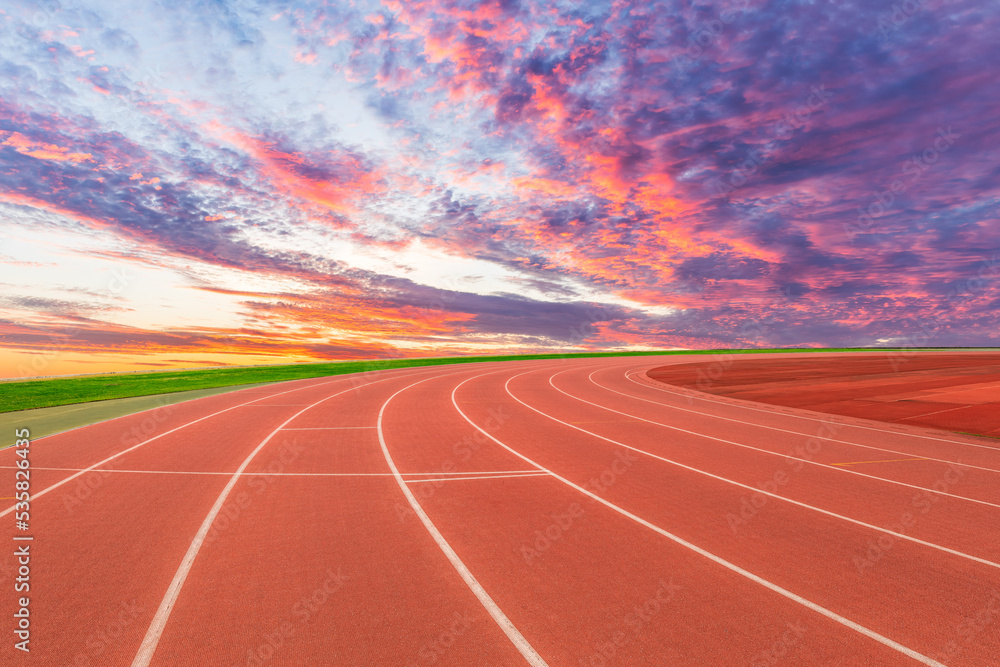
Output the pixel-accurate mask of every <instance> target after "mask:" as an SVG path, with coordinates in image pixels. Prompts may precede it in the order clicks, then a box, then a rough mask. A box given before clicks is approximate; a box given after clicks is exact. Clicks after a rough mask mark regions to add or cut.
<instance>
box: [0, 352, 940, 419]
mask: <svg viewBox="0 0 1000 667" xmlns="http://www.w3.org/2000/svg"><path fill="white" fill-rule="evenodd" d="M928 349H931V348H928ZM932 349H942V348H932ZM862 350H865V351H879V352H891V351H892V350H891V349H889V348H798V349H768V350H763V349H751V348H744V349H738V350H659V351H643V352H583V353H577V354H526V355H504V356H492V357H490V356H487V357H435V358H417V359H375V360H365V361H341V362H332V363H308V364H288V365H279V366H249V367H240V368H212V369H200V370H184V371H155V372H139V373H112V374H108V375H85V376H77V377H57V378H39V379H33V380H23V381H8V382H0V413H2V412H14V411H17V410H31V409H35V408H47V407H53V406H57V405H72V404H74V403H86V402H89V401H104V400H109V399H114V398H129V397H133V396H151V395H154V394H166V393H170V392H175V391H189V390H192V389H210V388H214V387H230V386H233V385H238V384H254V383H260V382H281V381H284V380H299V379H303V378H313V377H323V376H327V375H343V374H345V373H363V372H367V371H375V370H382V369H388V368H408V367H412V366H438V365H442V364H462V363H471V362H479V361H515V360H526V359H565V358H571V357H634V356H649V355H676V354H760V353H769V352H771V353H774V352H856V351H862ZM906 350H907V351H913V350H915V348H907V349H906Z"/></svg>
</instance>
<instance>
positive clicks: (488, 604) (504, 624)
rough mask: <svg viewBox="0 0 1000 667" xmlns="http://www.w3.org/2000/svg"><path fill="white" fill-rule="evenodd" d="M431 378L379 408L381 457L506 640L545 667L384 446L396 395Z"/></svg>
mask: <svg viewBox="0 0 1000 667" xmlns="http://www.w3.org/2000/svg"><path fill="white" fill-rule="evenodd" d="M497 372H500V371H497ZM430 379H433V378H427V379H425V380H420V381H418V382H414V383H413V384H411V385H409V386H406V387H403V388H402V389H400V390H399V391H397V392H396V393H395V394H393V395H392V396H390V397H389V399H388V400H387V401H386V402H385V403H383V404H382V407H381V408H380V409H379V411H378V422H377V426H378V440H379V443H380V444H381V445H382V454H383V455H384V456H385V462H386V463H387V464H389V469H390V470H392V474H393V476H394V477H395V478H396V483H397V484H399V488H400V489H401V490H402V492H403V495H405V496H406V500H407V501H408V502H409V503H410V507H411V508H413V511H414V512H415V513H416V515H417V516H418V517H419V518H420V521H421V523H423V524H424V528H426V529H427V532H428V533H430V535H431V537H433V538H434V541H435V542H436V543H437V545H438V547H439V548H440V549H441V551H443V552H444V555H445V556H447V558H448V560H449V561H451V564H452V567H454V568H455V570H457V571H458V574H459V575H460V576H461V577H462V580H463V581H465V584H466V585H467V586H468V587H469V589H470V590H471V591H472V592H473V594H474V595H475V596H476V597H477V598H478V599H479V602H480V603H481V604H482V605H483V607H484V608H485V609H486V611H487V612H488V613H489V615H490V616H492V617H493V620H494V621H496V624H497V625H499V626H500V629H501V630H503V631H504V634H506V635H507V637H508V638H509V639H510V641H511V642H512V643H513V644H514V646H515V647H516V648H517V650H518V651H520V653H521V655H522V656H524V659H525V660H527V661H528V664H530V665H532V667H546V662H545V660H543V659H542V656H540V655H538V652H537V651H535V649H534V648H533V647H532V646H531V644H529V643H528V640H527V639H525V638H524V635H522V634H521V633H520V631H519V630H518V629H517V628H516V627H514V624H513V623H512V622H511V621H510V619H509V618H507V615H506V614H504V613H503V611H502V610H501V609H500V607H499V606H497V603H496V602H494V601H493V598H491V597H490V595H489V593H487V592H486V590H485V589H484V588H483V587H482V585H481V584H480V583H479V581H478V580H476V577H475V576H473V574H472V572H470V571H469V568H467V567H466V566H465V563H463V562H462V559H461V558H459V557H458V554H457V553H455V550H454V549H452V548H451V545H450V544H448V541H447V540H445V539H444V536H443V535H441V533H440V531H438V529H437V527H436V526H435V525H434V523H433V522H432V521H431V520H430V517H428V516H427V513H426V512H424V508H423V507H421V506H420V503H418V502H417V498H416V496H414V495H413V492H412V491H410V488H409V487H408V486H407V483H406V480H404V479H403V477H402V475H400V474H399V470H398V469H397V468H396V464H395V463H394V462H393V460H392V456H390V455H389V448H388V446H387V445H386V444H385V434H384V433H383V431H382V419H383V416H384V415H385V409H386V407H387V406H388V405H389V403H390V402H391V401H392V399H394V398H396V396H399V394H401V393H402V392H404V391H406V390H407V389H409V388H410V387H415V386H416V385H418V384H421V383H423V382H427V380H430Z"/></svg>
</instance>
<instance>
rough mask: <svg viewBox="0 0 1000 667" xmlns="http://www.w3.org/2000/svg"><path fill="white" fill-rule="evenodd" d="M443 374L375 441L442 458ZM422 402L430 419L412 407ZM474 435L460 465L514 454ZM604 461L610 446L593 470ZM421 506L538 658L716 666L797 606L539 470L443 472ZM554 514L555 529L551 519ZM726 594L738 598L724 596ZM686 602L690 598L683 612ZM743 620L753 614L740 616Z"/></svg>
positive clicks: (460, 432)
mask: <svg viewBox="0 0 1000 667" xmlns="http://www.w3.org/2000/svg"><path fill="white" fill-rule="evenodd" d="M454 385H457V382H455V383H453V385H452V386H449V385H447V384H443V383H433V382H429V383H428V384H427V386H426V388H425V390H424V391H422V392H421V393H420V395H414V396H411V397H410V398H409V402H408V401H407V400H406V399H407V396H406V394H403V395H401V396H400V397H399V399H401V400H400V403H399V404H398V407H397V408H396V413H397V415H398V416H397V417H396V418H395V419H391V418H392V416H393V415H392V413H387V418H390V419H391V421H389V422H387V434H386V440H387V443H388V446H389V448H390V450H391V451H392V453H393V456H394V457H396V456H397V453H400V454H402V453H403V451H404V450H405V449H413V450H415V451H413V452H411V454H410V456H411V460H412V462H413V463H419V464H421V465H422V466H423V467H424V468H426V467H437V466H440V465H442V462H447V461H449V460H451V459H452V458H453V457H454V451H453V447H452V443H455V442H458V443H461V442H463V440H464V439H465V438H469V425H468V422H465V420H464V418H460V415H456V414H455V413H454V412H452V413H451V414H450V415H449V414H448V413H445V412H444V410H443V408H444V407H445V406H446V405H447V400H448V398H449V394H450V391H453V390H454ZM483 398H487V396H485V395H484V396H483ZM458 401H459V403H460V404H461V407H462V409H477V410H479V412H480V413H481V416H482V419H483V422H482V423H483V424H491V429H488V430H487V433H489V432H490V431H496V432H498V433H503V432H505V431H506V430H507V429H508V428H509V427H510V426H514V425H515V422H516V421H518V419H517V416H516V415H511V416H509V417H505V419H504V420H503V422H502V423H497V422H498V421H499V420H497V419H496V417H495V415H496V414H497V413H500V414H505V415H506V414H509V409H508V408H506V407H504V406H503V403H498V402H497V401H496V400H495V399H494V398H493V397H492V396H489V397H488V400H485V401H484V400H482V399H481V398H480V394H477V393H476V392H474V391H469V392H468V393H463V395H462V396H461V397H459V399H458ZM467 404H468V405H469V406H475V407H474V408H471V407H467ZM491 412H492V421H491ZM428 413H430V414H434V415H435V417H434V419H432V420H428V419H421V418H420V416H421V415H425V414H428ZM411 418H413V419H414V420H415V421H416V422H417V423H412V422H411ZM463 424H465V426H464V428H463V426H462V425H463ZM390 429H391V430H390ZM475 433H476V432H475V431H474V432H473V434H474V436H475ZM421 435H422V436H423V437H422V438H421ZM483 437H485V436H483ZM483 437H480V441H481V443H482V444H480V448H479V449H478V450H475V452H474V455H473V456H472V457H471V458H470V459H469V460H467V461H465V462H464V463H465V464H466V465H472V464H473V463H476V464H481V463H483V462H484V461H486V460H490V461H492V462H494V463H495V464H496V465H498V466H504V468H507V467H509V466H510V465H511V463H512V461H513V460H516V458H517V457H515V456H513V455H511V454H509V453H506V452H505V450H503V449H502V448H497V447H491V446H490V442H489V441H487V440H484V439H483ZM456 438H457V439H458V440H457V441H456ZM415 443H420V444H421V445H422V446H419V447H418V446H417V445H416V444H415ZM480 456H482V457H484V458H481V459H480V458H479V457H480ZM420 457H423V458H422V460H421V458H420ZM616 461H618V459H617V458H615V457H614V456H611V457H609V460H608V461H607V462H605V463H603V464H602V467H606V466H611V465H614V464H615V462H616ZM477 467H480V466H477ZM421 504H422V505H423V506H424V508H425V510H426V512H427V514H428V515H429V516H430V517H431V519H432V520H433V521H434V523H435V524H436V525H437V526H438V527H439V530H440V531H441V533H442V534H443V536H444V537H445V539H447V540H448V542H449V543H450V544H452V545H453V547H454V549H455V550H456V552H457V553H458V554H459V555H460V556H461V558H462V560H463V561H464V562H466V563H467V564H468V567H469V568H470V570H471V571H472V572H473V573H474V574H475V575H476V577H477V579H479V581H480V582H482V585H483V587H484V588H485V589H486V590H487V591H488V592H489V593H490V595H491V596H492V597H493V598H494V599H495V600H496V601H497V604H498V605H499V606H500V607H501V608H502V609H504V610H505V612H506V613H507V615H508V616H509V617H510V619H511V620H512V622H513V623H514V624H515V625H516V627H517V628H518V629H519V630H520V631H521V632H522V633H523V635H524V636H525V637H526V639H527V640H528V641H529V642H530V643H531V644H532V646H534V647H535V648H536V649H537V650H538V652H539V653H540V654H541V655H542V656H543V657H544V658H545V659H546V660H547V661H549V662H550V664H603V663H602V661H604V660H610V659H611V658H612V657H614V660H613V661H612V662H610V663H608V664H664V663H669V664H692V665H694V664H718V661H719V656H720V655H724V656H726V657H725V661H726V664H737V663H738V662H739V661H740V660H741V659H742V660H744V661H749V660H750V659H752V658H753V657H754V655H755V654H756V653H758V652H759V645H760V641H759V640H760V638H761V636H763V637H776V638H777V637H781V636H782V634H783V633H786V632H788V631H789V627H788V624H789V623H794V622H796V621H797V620H800V618H801V611H800V610H799V609H798V608H796V606H795V605H793V604H791V603H789V604H788V606H787V607H783V605H782V603H780V602H779V603H777V604H775V603H774V601H773V599H771V597H772V596H768V595H762V593H761V591H760V589H759V586H755V585H749V584H747V583H746V582H745V581H742V580H737V581H732V580H731V578H729V577H723V581H722V582H720V581H718V580H715V579H713V576H714V575H717V574H718V572H717V568H714V567H712V566H711V564H709V563H706V562H704V559H701V558H698V557H697V556H692V555H691V554H690V553H687V552H685V551H684V550H682V549H676V548H671V546H670V544H669V543H665V541H664V540H662V539H660V538H659V536H657V535H655V534H653V533H651V532H650V531H648V530H646V529H644V528H641V527H638V526H636V525H635V524H633V523H632V522H631V521H628V520H623V518H622V517H621V516H620V515H619V514H616V513H614V512H609V511H607V510H606V509H604V508H601V507H600V506H598V505H596V504H595V505H593V506H589V507H586V508H577V511H574V509H573V506H574V505H578V504H586V499H581V498H580V497H579V494H578V493H576V492H575V491H573V490H572V489H568V488H566V487H565V486H563V485H562V484H559V483H557V482H554V480H553V479H552V478H551V477H542V478H534V479H531V480H511V479H503V480H489V481H474V482H451V483H446V484H442V485H439V486H438V487H437V488H436V489H434V491H433V493H428V494H427V495H426V496H425V497H423V498H421ZM579 509H582V510H583V512H582V514H581V513H580V512H579V511H578V510H579ZM574 514H576V515H577V517H576V519H574V518H573V515H574ZM567 522H568V523H569V524H570V525H567ZM560 523H561V525H562V526H565V527H566V528H565V529H562V528H560V527H559V526H560ZM539 531H545V532H548V533H549V534H552V532H553V531H555V532H556V533H558V537H556V538H553V540H552V546H550V547H548V548H546V547H544V546H543V547H539V548H537V549H535V550H536V551H538V552H539V553H538V555H537V556H534V555H531V554H530V553H529V554H528V557H527V559H526V557H525V553H526V552H525V550H524V549H525V548H534V547H531V545H532V540H536V539H538V533H539ZM572 545H577V546H576V547H574V546H572ZM535 546H537V545H535ZM713 573H714V575H713ZM706 582H708V583H706ZM676 587H680V589H681V590H677V588H676ZM734 591H736V592H737V594H738V597H735V598H734V597H733V596H732V595H731V593H733V592H734ZM683 595H687V596H688V597H687V599H683ZM764 603H766V604H768V605H769V606H768V609H769V612H774V613H773V614H772V613H769V614H767V615H766V616H763V617H761V615H760V614H757V613H756V612H755V611H754V610H755V609H758V610H759V609H760V605H761V604H764ZM646 605H648V608H649V609H650V610H655V613H652V614H649V615H645V616H643V615H636V612H635V610H636V609H637V608H646ZM691 605H694V606H695V607H696V610H695V611H694V612H693V613H692V612H691V608H690V607H691ZM719 610H726V611H727V612H728V613H729V614H730V615H729V617H728V621H727V620H725V619H720V618H718V617H717V616H716V614H717V613H719ZM748 618H753V620H752V621H750V622H748V621H747V619H748ZM706 630H708V631H710V632H712V634H711V636H712V642H711V643H707V642H706V641H705V639H704V637H705V635H704V633H705V631H706ZM772 641H773V640H772ZM836 641H839V642H842V643H846V644H848V645H853V646H854V647H855V649H856V651H859V652H860V651H862V650H867V651H868V654H869V655H873V656H878V657H879V658H880V659H882V662H881V663H880V664H909V661H906V662H899V661H898V659H897V658H896V657H893V655H892V653H891V652H890V651H888V649H886V650H885V651H882V650H880V649H881V648H882V647H880V646H879V645H877V644H876V645H875V646H874V647H873V646H870V644H872V642H870V641H867V640H865V641H857V640H856V638H852V637H841V638H839V639H837V640H836ZM833 645H834V640H833V639H832V638H830V637H829V636H827V637H826V638H824V639H817V640H816V641H815V642H814V649H815V656H817V657H816V659H815V661H806V662H805V663H803V664H829V659H830V658H832V657H833V656H835V655H837V653H836V652H835V651H832V650H831V649H832V647H833ZM609 652H610V653H609ZM611 654H613V656H612V655H611ZM841 654H843V649H841ZM602 656H603V657H602ZM581 661H582V662H581ZM448 664H460V663H457V662H456V663H448Z"/></svg>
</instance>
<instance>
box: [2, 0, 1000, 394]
mask: <svg viewBox="0 0 1000 667" xmlns="http://www.w3.org/2000/svg"><path fill="white" fill-rule="evenodd" d="M907 7H909V5H907ZM913 7H915V9H914V11H913V12H912V13H905V12H903V13H900V12H896V13H895V14H894V10H893V6H892V5H891V3H851V2H848V3H834V4H830V3H817V4H807V3H773V2H757V1H755V0H733V1H732V2H728V3H727V2H722V3H720V4H718V5H711V4H699V5H692V4H691V3H687V2H673V1H664V2H588V3H568V2H566V3H564V2H556V3H551V2H526V1H524V2H518V1H517V0H514V1H511V2H508V1H506V0H500V1H497V2H461V1H437V0H427V1H414V2H397V1H396V0H383V1H382V2H374V1H373V2H368V1H364V0H362V1H359V2H352V3H346V2H339V3H338V2H330V3H319V2H317V3H294V4H292V5H289V4H288V3H273V4H271V3H268V2H256V3H249V2H218V3H215V2H213V3H200V2H199V3H185V2H181V3H146V2H138V3H118V2H107V1H103V2H99V1H98V2H91V1H87V2H73V1H69V2H63V3H61V4H60V3H57V2H54V1H51V2H50V1H48V0H43V1H42V2H39V3H36V2H18V1H17V0H15V1H14V2H11V3H6V4H5V9H4V10H2V11H0V34H2V37H0V39H2V44H3V48H2V50H0V52H2V54H3V55H2V56H0V67H2V68H3V76H2V77H0V90H2V93H0V225H2V228H0V234H2V237H0V271H2V274H0V283H2V284H3V291H2V295H0V337H2V338H0V339H2V341H3V343H2V346H0V347H2V350H0V376H3V377H17V376H24V375H51V374H65V373H89V372H101V371H108V370H128V369H143V368H145V369H151V368H170V367H194V366H206V365H216V364H258V363H281V362H285V361H319V360H327V359H356V358H374V357H399V356H441V355H445V354H487V353H493V352H497V351H504V352H507V351H513V352H528V351H545V350H567V351H569V350H576V351H583V350H597V349H601V350H605V349H606V350H623V349H651V348H674V347H684V348H717V347H746V346H761V347H781V346H831V347H834V346H836V347H839V346H871V345H902V346H912V345H921V346H924V345H938V346H986V345H998V344H1000V334H998V333H997V332H998V331H1000V318H998V315H997V313H998V312H1000V289H998V285H1000V280H998V279H1000V214H998V207H997V200H998V194H1000V191H998V183H1000V181H998V170H997V163H998V160H997V157H998V150H1000V149H998V139H1000V113H998V109H1000V86H998V85H997V83H996V77H997V74H996V72H997V68H998V66H1000V41H998V40H996V39H995V36H996V35H997V34H1000V11H998V10H997V7H996V6H994V5H989V3H987V4H983V3H977V2H971V1H967V0H958V1H955V2H947V3H946V2H936V1H934V0H928V1H927V2H924V3H922V4H919V6H918V5H916V4H914V5H913ZM896 14H898V15H896Z"/></svg>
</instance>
